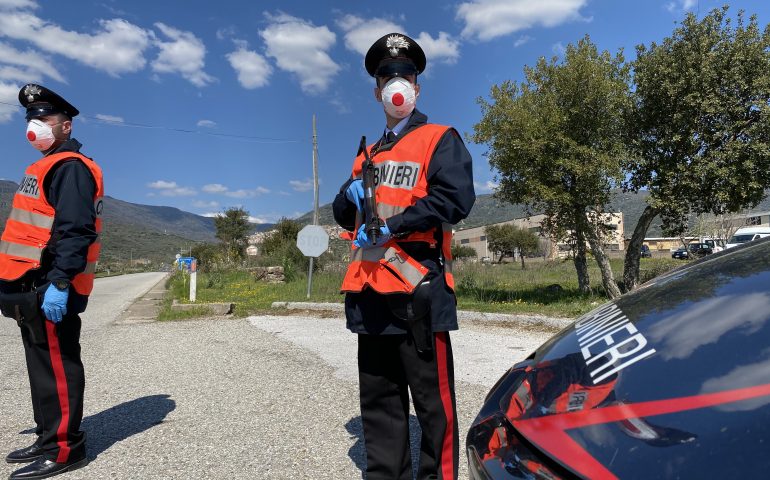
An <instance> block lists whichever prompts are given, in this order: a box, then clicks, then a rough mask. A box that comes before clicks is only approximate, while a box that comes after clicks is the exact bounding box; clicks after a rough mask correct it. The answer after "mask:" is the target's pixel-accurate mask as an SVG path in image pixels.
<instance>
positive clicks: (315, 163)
mask: <svg viewBox="0 0 770 480" xmlns="http://www.w3.org/2000/svg"><path fill="white" fill-rule="evenodd" d="M313 225H318V137H317V135H316V131H315V114H313ZM313 259H314V257H310V267H309V268H308V272H307V298H308V300H309V299H310V288H311V286H312V284H313Z"/></svg>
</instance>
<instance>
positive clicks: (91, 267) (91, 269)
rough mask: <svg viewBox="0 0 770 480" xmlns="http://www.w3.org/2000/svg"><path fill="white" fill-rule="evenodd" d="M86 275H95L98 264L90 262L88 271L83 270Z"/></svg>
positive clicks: (87, 267)
mask: <svg viewBox="0 0 770 480" xmlns="http://www.w3.org/2000/svg"><path fill="white" fill-rule="evenodd" d="M82 273H84V274H85V275H93V274H94V273H96V262H88V263H86V269H85V270H83V272H82Z"/></svg>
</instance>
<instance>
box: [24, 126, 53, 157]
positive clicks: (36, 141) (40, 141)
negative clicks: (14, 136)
mask: <svg viewBox="0 0 770 480" xmlns="http://www.w3.org/2000/svg"><path fill="white" fill-rule="evenodd" d="M27 140H29V143H31V144H32V146H33V147H35V148H36V149H37V150H40V151H41V152H44V151H46V150H48V149H49V148H51V145H53V142H55V141H56V137H55V136H54V134H53V129H51V127H50V126H49V125H48V124H47V123H45V122H43V121H42V120H38V119H36V118H35V119H32V120H30V121H29V123H28V124H27Z"/></svg>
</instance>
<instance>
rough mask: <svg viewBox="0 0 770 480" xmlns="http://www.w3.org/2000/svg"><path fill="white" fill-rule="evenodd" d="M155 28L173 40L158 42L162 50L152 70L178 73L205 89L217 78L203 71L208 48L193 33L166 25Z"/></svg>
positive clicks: (156, 25) (160, 24) (157, 24)
mask: <svg viewBox="0 0 770 480" xmlns="http://www.w3.org/2000/svg"><path fill="white" fill-rule="evenodd" d="M155 28H157V29H158V30H160V31H161V33H163V35H165V36H166V37H168V38H169V39H171V41H170V42H162V41H157V42H156V46H157V47H158V48H159V49H160V53H159V54H158V58H156V59H155V61H154V62H152V69H153V71H155V72H158V73H178V74H180V75H181V76H182V77H183V78H185V79H186V80H187V81H189V82H190V83H192V84H193V85H195V86H196V87H205V86H206V85H208V84H210V83H212V82H213V81H214V80H215V78H214V77H212V76H211V75H209V74H207V73H206V72H204V71H203V67H204V65H205V63H204V61H203V59H204V57H205V56H206V46H205V45H204V44H203V41H201V40H200V39H199V38H198V37H196V36H195V35H193V34H192V33H191V32H185V31H182V30H178V29H176V28H174V27H170V26H168V25H166V24H164V23H160V22H158V23H156V24H155Z"/></svg>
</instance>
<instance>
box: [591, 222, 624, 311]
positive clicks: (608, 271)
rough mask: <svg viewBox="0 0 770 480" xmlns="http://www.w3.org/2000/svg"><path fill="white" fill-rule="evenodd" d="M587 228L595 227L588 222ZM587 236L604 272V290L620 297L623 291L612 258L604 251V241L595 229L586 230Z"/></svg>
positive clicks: (608, 294) (600, 269) (613, 296)
mask: <svg viewBox="0 0 770 480" xmlns="http://www.w3.org/2000/svg"><path fill="white" fill-rule="evenodd" d="M585 227H586V229H593V228H594V227H593V225H590V224H586V225H585ZM586 237H587V238H588V243H589V244H591V250H592V251H593V254H594V257H595V258H596V263H597V264H598V265H599V271H600V272H601V274H602V285H604V291H605V292H607V296H608V297H610V298H611V299H614V298H618V297H619V296H620V295H621V293H620V289H619V288H618V285H617V284H616V283H615V277H614V275H613V274H612V266H610V260H609V258H607V254H606V253H604V249H603V248H602V241H601V239H600V238H599V235H598V233H597V232H596V231H595V230H588V231H586Z"/></svg>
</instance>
